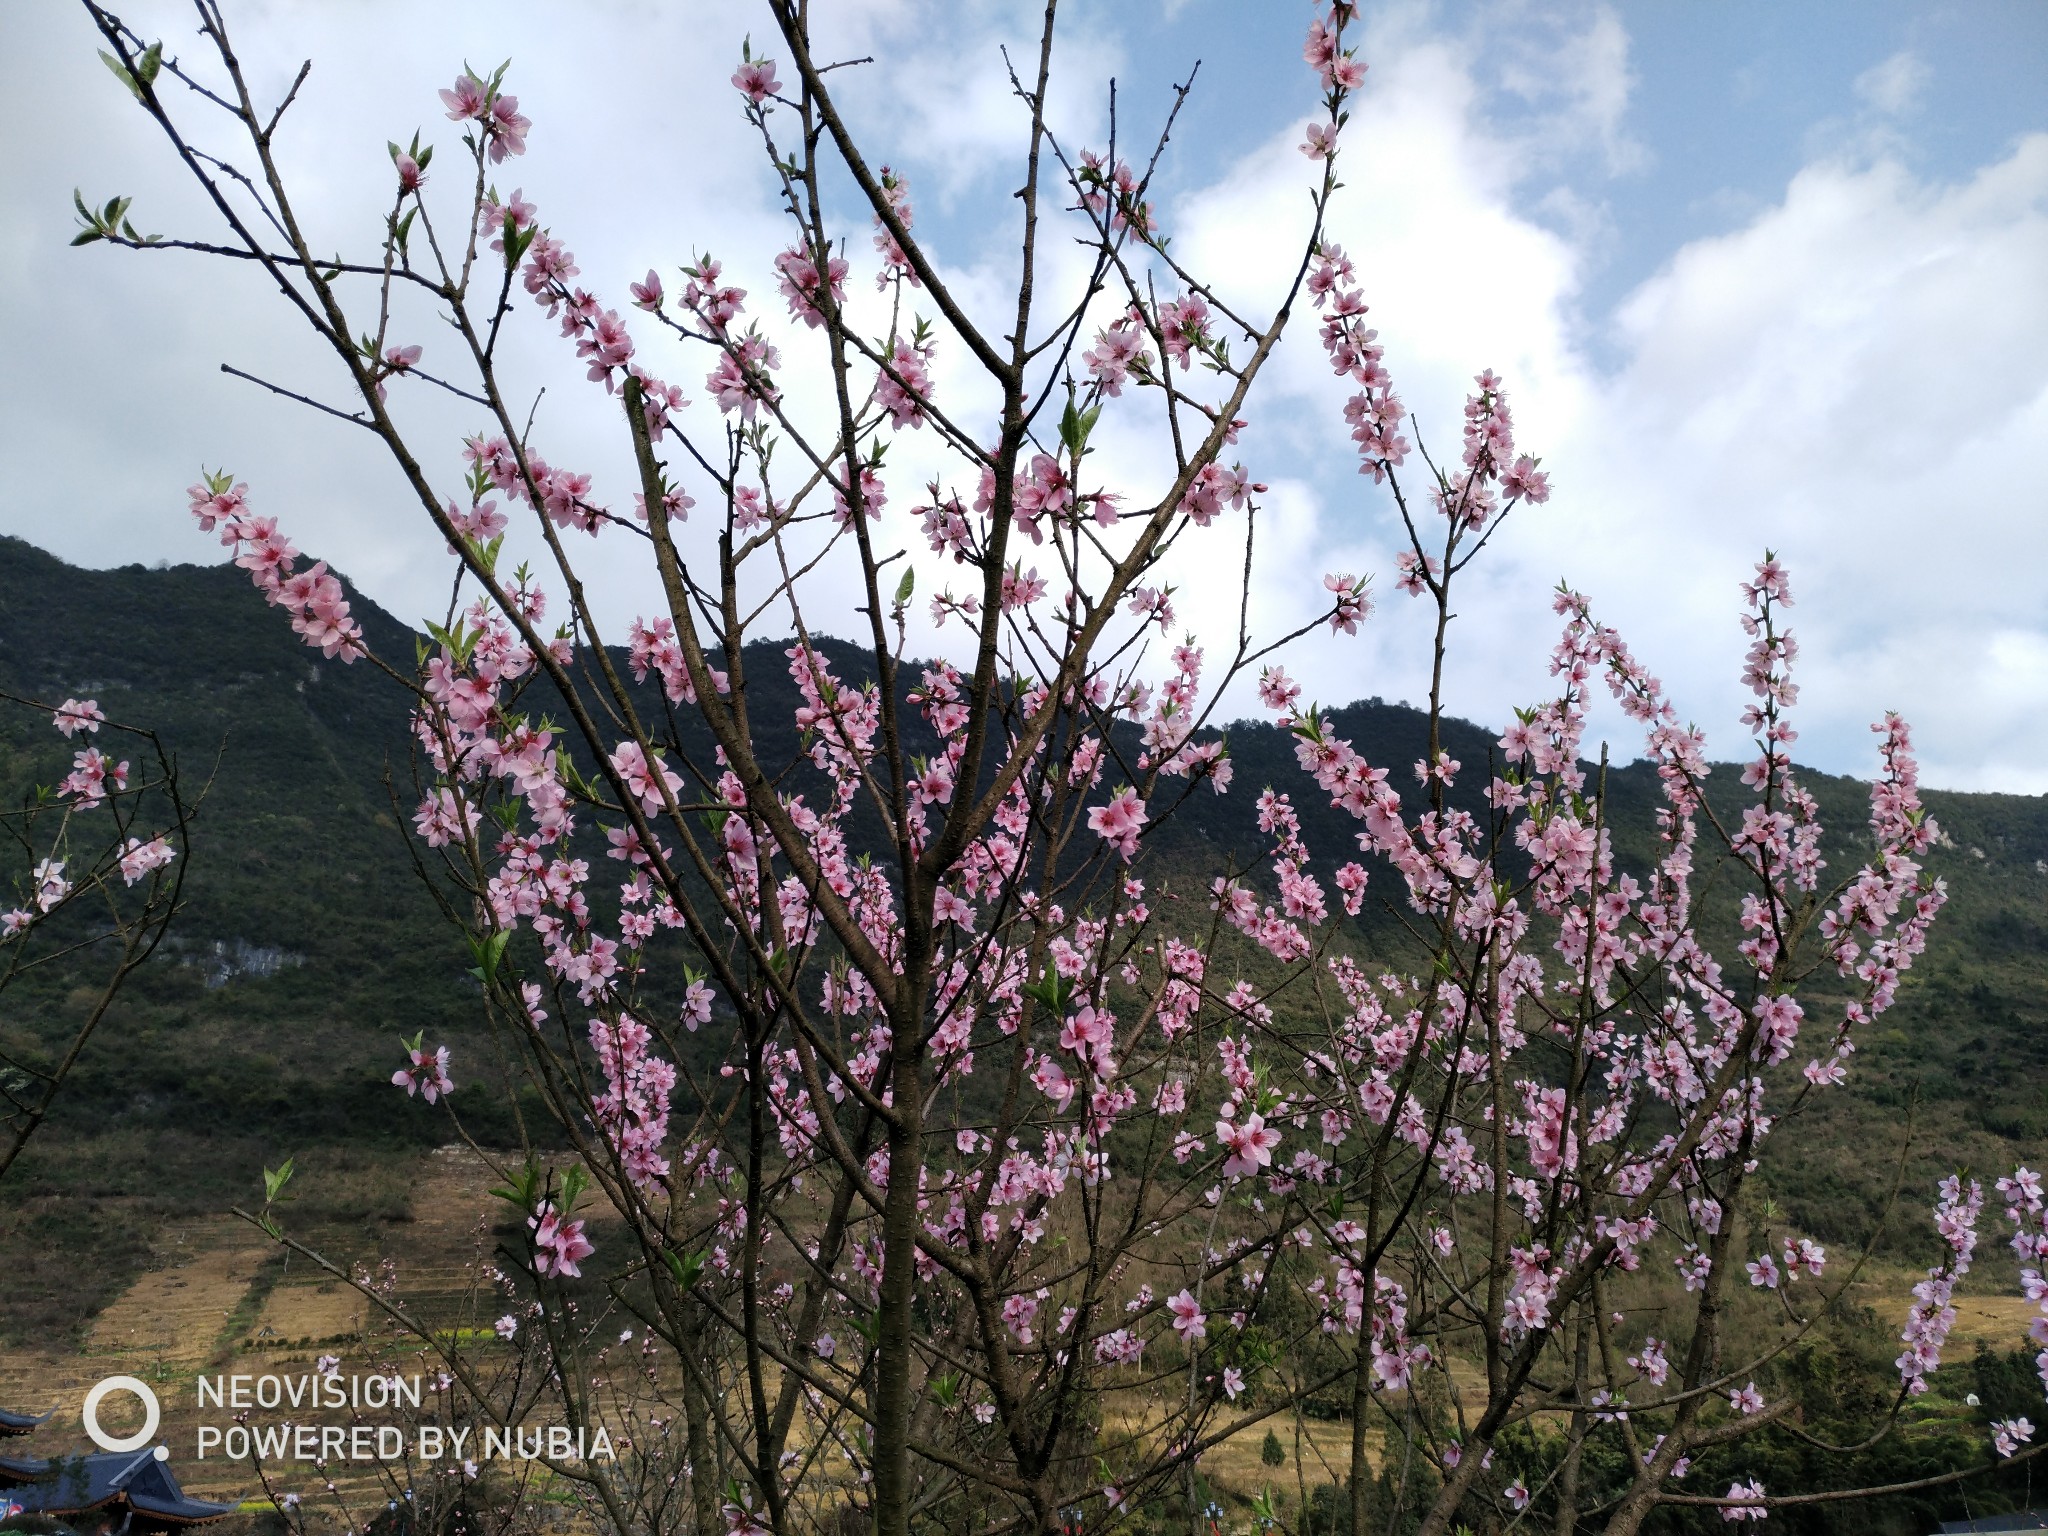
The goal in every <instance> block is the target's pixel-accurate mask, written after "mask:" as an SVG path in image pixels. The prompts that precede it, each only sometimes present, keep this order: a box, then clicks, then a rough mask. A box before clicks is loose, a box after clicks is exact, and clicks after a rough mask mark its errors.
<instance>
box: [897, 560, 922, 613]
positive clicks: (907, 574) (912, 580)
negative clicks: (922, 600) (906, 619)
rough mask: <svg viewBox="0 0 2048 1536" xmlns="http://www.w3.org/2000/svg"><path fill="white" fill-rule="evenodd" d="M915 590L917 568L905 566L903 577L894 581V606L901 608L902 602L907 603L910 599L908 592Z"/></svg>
mask: <svg viewBox="0 0 2048 1536" xmlns="http://www.w3.org/2000/svg"><path fill="white" fill-rule="evenodd" d="M916 590H917V569H916V567H914V566H907V567H905V568H904V572H903V579H902V580H901V581H899V582H897V583H896V606H897V607H898V608H901V607H902V606H903V605H904V604H906V603H908V602H909V601H910V594H911V593H913V592H915V591H916Z"/></svg>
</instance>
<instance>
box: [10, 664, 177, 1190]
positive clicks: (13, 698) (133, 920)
mask: <svg viewBox="0 0 2048 1536" xmlns="http://www.w3.org/2000/svg"><path fill="white" fill-rule="evenodd" d="M0 717H4V718H7V719H8V720H10V721H18V722H19V723H20V724H21V725H22V726H23V727H24V728H25V729H26V730H27V731H28V732H30V733H31V735H30V737H29V739H27V740H21V739H18V738H17V739H16V740H15V741H12V742H9V743H8V751H7V758H6V760H7V768H8V773H9V776H10V777H14V776H16V775H22V776H23V777H24V778H25V780H26V782H24V783H23V785H22V788H21V799H20V801H19V802H18V803H17V804H14V805H10V806H8V807H6V808H5V809H0V860H4V863H0V869H4V871H5V872H4V874H0V881H4V882H5V883H4V884H0V994H5V993H9V992H11V993H12V994H13V995H12V997H11V998H9V1000H8V1008H7V1016H6V1018H5V1020H4V1021H0V1178H4V1177H5V1176H6V1174H7V1171H8V1169H9V1168H11V1167H13V1165H14V1162H15V1160H16V1159H17V1158H18V1157H20V1155H21V1152H22V1149H23V1148H24V1147H26V1146H27V1145H28V1142H29V1138H30V1137H31V1136H33V1135H34V1134H35V1133H36V1131H37V1130H39V1129H40V1128H41V1127H42V1126H43V1124H44V1123H45V1122H46V1121H47V1120H48V1118H49V1115H50V1111H51V1109H52V1108H53V1107H54V1105H55V1104H56V1100H57V1095H58V1093H59V1091H60V1090H61V1089H62V1088H63V1086H64V1081H65V1079H66V1078H68V1077H69V1076H70V1075H71V1073H72V1071H73V1070H74V1069H75V1068H76V1067H77V1065H78V1063H79V1060H80V1059H81V1057H82V1056H83V1055H84V1053H85V1050H86V1047H87V1046H88V1045H89V1044H90V1043H91V1041H92V1037H93V1035H94V1034H95V1033H96V1032H97V1031H98V1029H99V1027H100V1025H101V1024H102V1023H103V1022H105V1020H106V1018H107V1015H108V1014H109V1013H110V1012H111V1011H112V1010H113V1008H114V1004H115V1001H116V1000H117V998H118V997H119V996H120V993H121V989H122V987H123V986H125V985H126V984H127V982H128V980H129V978H130V977H131V976H133V975H134V974H135V972H136V971H137V970H138V969H139V968H140V967H141V966H142V965H143V964H144V963H145V962H146V961H148V960H149V958H150V957H151V956H152V955H154V954H155V953H156V950H157V948H158V946H159V945H161V944H162V943H163V940H164V937H165V935H166V933H167V932H168V931H169V928H170V923H171V919H172V917H173V916H174V915H175V913H176V912H177V908H178V898H179V895H180V893H181V891H182V889H183V885H184V870H185V863H184V862H182V861H179V859H178V855H179V852H180V851H181V850H182V849H184V848H185V847H186V846H187V831H188V829H189V826H190V823H191V819H192V815H193V813H194V811H195V810H196V809H197V806H196V802H195V801H194V800H192V799H190V798H188V796H187V794H186V792H185V791H184V789H183V788H182V787H181V786H180V783H179V779H178V768H177V762H176V759H175V758H174V757H173V756H172V755H171V754H170V752H169V751H168V750H167V749H166V748H165V746H164V744H163V742H162V741H161V740H159V739H158V738H157V736H156V735H155V734H153V733H152V732H150V731H147V730H143V729H140V728H138V727H135V726H130V725H123V724H120V723H119V722H116V721H111V720H109V719H108V718H107V715H106V712H105V711H104V710H102V709H101V708H100V706H99V701H98V700H96V699H70V698H67V699H65V700H64V701H63V702H62V703H59V704H49V703H45V702H41V701H38V700H34V699H29V698H24V697H22V696H20V695H17V694H13V693H6V692H0ZM52 728H54V730H55V732H56V733H57V735H60V736H62V737H63V738H64V745H63V750H62V751H61V752H57V753H52V752H51V751H49V750H47V748H48V747H50V746H54V745H55V743H54V740H53V738H51V737H49V736H45V735H44V734H43V733H44V732H45V731H49V730H51V729H52ZM102 733H104V734H102ZM10 734H12V732H11V731H10ZM39 743H40V744H41V745H42V748H43V749H40V750H39V746H38V744H39ZM124 747H125V748H126V749H127V750H132V751H135V752H136V756H135V757H134V758H133V759H130V758H127V757H124V756H122V755H121V752H122V751H123V749H124ZM66 753H68V755H69V759H70V771H69V772H68V773H63V774H62V777H59V776H58V773H57V772H53V771H52V769H53V768H54V769H60V770H61V768H62V764H63V759H64V755H65V754H66ZM81 985H82V986H84V988H85V994H84V997H85V1000H84V1001H83V1003H82V1005H77V1004H69V1003H67V1004H65V1005H61V1006H52V1005H50V1004H49V1003H48V1002H47V1001H46V1000H47V999H48V998H49V996H50V993H51V992H52V991H53V990H62V991H70V990H72V989H75V988H77V987H79V986H81ZM32 995H34V996H35V997H36V1001H34V1002H31V1001H29V1000H28V999H29V998H30V997H31V996H32ZM66 1015H75V1017H69V1018H67V1017H66Z"/></svg>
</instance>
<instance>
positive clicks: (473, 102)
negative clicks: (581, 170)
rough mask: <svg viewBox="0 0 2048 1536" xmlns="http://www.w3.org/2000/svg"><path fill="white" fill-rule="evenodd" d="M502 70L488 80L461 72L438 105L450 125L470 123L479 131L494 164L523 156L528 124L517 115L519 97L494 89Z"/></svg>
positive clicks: (445, 91)
mask: <svg viewBox="0 0 2048 1536" xmlns="http://www.w3.org/2000/svg"><path fill="white" fill-rule="evenodd" d="M503 76H504V71H503V70H502V69H500V70H499V71H498V73H497V75H495V76H494V77H492V78H491V79H489V80H485V79H482V78H481V77H479V76H478V75H476V74H474V73H472V72H471V71H469V70H467V69H465V70H464V71H463V72H462V73H461V74H460V75H458V76H456V78H455V85H454V87H453V88H452V89H448V90H444V91H442V92H441V102H442V105H444V106H445V107H447V109H448V118H449V121H451V122H457V123H462V122H474V123H476V124H477V125H478V127H480V128H482V129H483V134H484V140H485V142H486V143H487V144H488V145H489V153H490V157H491V161H492V163H493V164H496V163H498V162H500V161H503V160H504V159H505V158H506V157H507V156H510V155H523V154H525V153H526V135H527V133H528V131H529V130H530V129H531V128H532V127H533V124H532V122H530V121H529V120H528V119H526V118H524V117H522V116H520V114H519V98H518V97H517V96H507V95H505V94H504V93H503V92H502V91H500V90H499V89H498V85H499V81H500V80H501V79H502V78H503Z"/></svg>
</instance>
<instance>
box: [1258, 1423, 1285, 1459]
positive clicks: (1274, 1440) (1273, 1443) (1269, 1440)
mask: <svg viewBox="0 0 2048 1536" xmlns="http://www.w3.org/2000/svg"><path fill="white" fill-rule="evenodd" d="M1259 1460H1260V1461H1262V1462H1264V1463H1265V1464H1266V1465H1267V1466H1269V1467H1278V1466H1284V1465H1285V1464H1286V1461H1287V1447H1286V1446H1284V1445H1282V1444H1281V1443H1280V1437H1279V1436H1278V1435H1276V1434H1275V1433H1274V1432H1273V1431H1272V1430H1270V1429H1269V1430H1267V1431H1266V1439H1265V1443H1264V1444H1262V1445H1261V1446H1260V1447H1259Z"/></svg>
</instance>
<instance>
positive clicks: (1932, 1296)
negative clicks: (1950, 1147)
mask: <svg viewBox="0 0 2048 1536" xmlns="http://www.w3.org/2000/svg"><path fill="white" fill-rule="evenodd" d="M1983 1209H1984V1187H1983V1186H1982V1185H1981V1184H1979V1183H1978V1182H1977V1181H1976V1180H1975V1179H1972V1180H1970V1182H1969V1185H1968V1188H1967V1190H1966V1189H1965V1187H1964V1184H1963V1180H1962V1178H1961V1176H1960V1175H1958V1174H1951V1175H1949V1177H1947V1178H1946V1179H1943V1180H1942V1181H1941V1198H1940V1200H1939V1202H1938V1203H1937V1204H1936V1206H1935V1210H1934V1227H1935V1230H1936V1231H1937V1232H1938V1233H1940V1235H1941V1240H1942V1242H1943V1243H1944V1244H1946V1245H1947V1247H1948V1256H1947V1257H1946V1258H1944V1259H1943V1260H1942V1261H1941V1263H1939V1264H1937V1265H1935V1267H1934V1268H1932V1269H1930V1270H1929V1271H1928V1272H1927V1278H1926V1279H1925V1280H1922V1281H1921V1282H1920V1283H1919V1284H1917V1285H1915V1286H1914V1287H1913V1306H1912V1310H1911V1311H1909V1312H1908V1313H1907V1315H1906V1327H1905V1331H1904V1332H1903V1333H1901V1334H1900V1335H1899V1337H1900V1338H1902V1339H1904V1340H1905V1341H1906V1352H1905V1353H1904V1354H1902V1355H1900V1356H1899V1360H1898V1366H1899V1379H1900V1380H1901V1381H1903V1382H1904V1383H1905V1385H1906V1390H1907V1391H1908V1392H1910V1393H1913V1394H1915V1395H1916V1396H1917V1395H1918V1394H1920V1393H1922V1392H1925V1391H1926V1390H1927V1375H1928V1373H1929V1372H1930V1371H1932V1370H1934V1369H1935V1368H1936V1367H1937V1366H1939V1365H1940V1364H1941V1347H1942V1345H1943V1344H1945V1343H1947V1342H1948V1333H1949V1329H1951V1328H1953V1327H1954V1326H1955V1321H1956V1309H1955V1307H1954V1305H1953V1301H1952V1298H1953V1297H1954V1295H1955V1288H1956V1282H1957V1281H1958V1280H1960V1279H1962V1278H1963V1276H1964V1275H1967V1274H1968V1273H1969V1272H1970V1260H1971V1257H1972V1255H1974V1254H1975V1253H1976V1251H1977V1217H1978V1215H1979V1213H1980V1212H1981V1211H1982V1210H1983Z"/></svg>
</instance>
